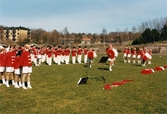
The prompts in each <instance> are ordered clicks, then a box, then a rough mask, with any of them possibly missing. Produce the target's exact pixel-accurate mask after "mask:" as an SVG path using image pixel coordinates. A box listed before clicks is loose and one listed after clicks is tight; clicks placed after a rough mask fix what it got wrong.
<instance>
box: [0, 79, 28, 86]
mask: <svg viewBox="0 0 167 114" xmlns="http://www.w3.org/2000/svg"><path fill="white" fill-rule="evenodd" d="M0 84H2V80H0ZM9 85H12V80H9ZM25 86H27V82H25Z"/></svg>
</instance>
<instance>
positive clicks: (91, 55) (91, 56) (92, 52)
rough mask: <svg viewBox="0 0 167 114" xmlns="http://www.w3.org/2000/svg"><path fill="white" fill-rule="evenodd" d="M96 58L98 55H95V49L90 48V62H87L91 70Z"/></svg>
mask: <svg viewBox="0 0 167 114" xmlns="http://www.w3.org/2000/svg"><path fill="white" fill-rule="evenodd" d="M96 57H97V55H96V53H95V50H94V49H93V47H90V49H89V51H88V60H87V61H88V64H89V67H90V68H92V63H93V59H94V58H96Z"/></svg>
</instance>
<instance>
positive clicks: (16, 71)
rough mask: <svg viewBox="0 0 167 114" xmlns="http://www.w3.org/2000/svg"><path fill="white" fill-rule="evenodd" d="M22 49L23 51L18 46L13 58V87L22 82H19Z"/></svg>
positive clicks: (17, 86)
mask: <svg viewBox="0 0 167 114" xmlns="http://www.w3.org/2000/svg"><path fill="white" fill-rule="evenodd" d="M22 51H23V49H22V47H19V49H18V50H17V52H16V58H15V61H14V74H15V88H20V87H22V84H21V66H20V64H19V62H20V57H21V53H22ZM18 82H19V83H18Z"/></svg>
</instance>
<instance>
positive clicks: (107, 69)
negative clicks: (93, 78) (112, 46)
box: [98, 68, 108, 70]
mask: <svg viewBox="0 0 167 114" xmlns="http://www.w3.org/2000/svg"><path fill="white" fill-rule="evenodd" d="M98 69H99V70H108V68H98Z"/></svg>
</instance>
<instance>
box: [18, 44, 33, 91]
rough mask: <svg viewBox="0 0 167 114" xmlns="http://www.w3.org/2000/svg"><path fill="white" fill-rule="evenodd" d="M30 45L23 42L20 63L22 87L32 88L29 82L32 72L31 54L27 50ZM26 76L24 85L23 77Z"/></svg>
mask: <svg viewBox="0 0 167 114" xmlns="http://www.w3.org/2000/svg"><path fill="white" fill-rule="evenodd" d="M29 49H30V45H28V44H25V46H24V50H23V52H22V54H21V58H20V65H21V66H22V88H23V89H27V88H32V86H31V84H30V76H31V73H32V62H31V55H30V52H29ZM26 77H27V87H26V86H25V78H26Z"/></svg>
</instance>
